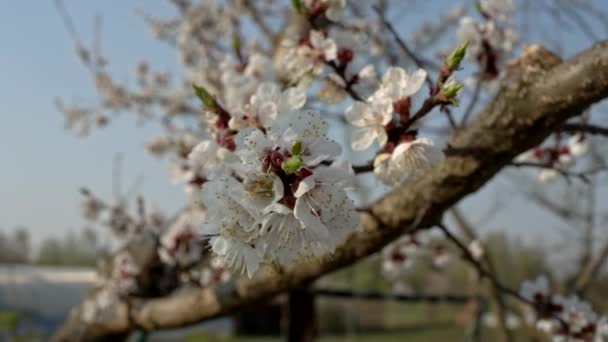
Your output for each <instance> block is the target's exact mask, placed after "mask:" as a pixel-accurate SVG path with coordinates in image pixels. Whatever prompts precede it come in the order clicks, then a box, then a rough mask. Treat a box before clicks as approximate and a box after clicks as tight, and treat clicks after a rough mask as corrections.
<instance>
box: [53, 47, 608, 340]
mask: <svg viewBox="0 0 608 342" xmlns="http://www.w3.org/2000/svg"><path fill="white" fill-rule="evenodd" d="M607 96H608V42H603V43H599V44H596V45H595V46H593V47H591V48H590V49H588V50H586V51H584V52H583V53H581V54H579V55H577V56H575V57H573V58H571V59H569V60H568V61H566V62H564V63H560V61H559V58H557V57H556V56H555V55H553V54H551V53H550V52H548V51H546V50H544V49H543V48H541V47H540V46H530V47H528V48H526V50H525V52H524V55H523V56H522V57H521V58H520V59H519V60H517V61H516V62H514V63H512V65H510V66H509V68H508V70H507V76H506V77H505V79H504V80H503V84H502V87H501V91H500V93H499V94H498V95H497V97H496V98H495V99H494V101H492V102H491V103H490V104H489V105H488V106H487V108H486V109H485V110H484V111H483V112H482V113H480V114H479V115H478V116H477V117H476V118H475V120H473V121H472V122H471V124H470V125H468V126H467V127H466V128H463V129H461V130H458V131H456V132H455V134H454V135H453V136H452V137H451V138H450V140H449V142H448V150H449V152H450V153H449V154H448V156H447V158H446V159H445V160H444V161H443V162H442V163H440V164H439V165H437V166H435V167H434V168H432V169H429V170H428V171H427V172H424V173H421V174H420V175H418V176H417V177H416V178H415V179H412V180H411V181H409V182H407V183H406V184H403V185H401V186H399V187H398V188H396V189H395V190H394V191H392V192H390V193H389V194H387V195H386V196H384V197H383V198H381V199H380V200H378V201H377V202H375V203H374V204H372V205H370V206H369V207H368V208H366V210H365V211H363V212H362V214H361V221H362V224H363V227H364V229H363V231H362V232H359V233H355V234H352V235H351V236H350V237H349V238H348V239H347V241H346V242H345V243H344V244H343V245H342V246H341V247H339V248H337V249H336V251H335V252H334V253H333V255H327V256H325V257H322V258H320V259H319V260H318V261H307V262H303V263H299V264H296V265H292V266H289V267H286V268H284V269H281V270H276V269H270V268H268V269H263V270H260V271H258V274H256V276H254V277H253V278H252V279H244V278H243V279H239V280H236V281H234V282H230V283H228V284H227V285H218V286H215V287H210V288H203V289H200V288H185V289H182V290H180V291H178V292H176V293H174V294H172V295H170V296H167V297H163V298H155V299H137V298H134V299H131V300H130V301H129V303H127V302H121V303H118V304H116V306H115V307H114V308H113V309H114V313H115V314H114V315H112V316H111V318H109V319H108V321H104V322H98V323H96V324H94V325H85V323H84V322H82V320H81V319H80V318H79V315H78V312H79V309H78V308H77V309H75V310H74V313H73V314H72V315H70V317H69V318H68V321H67V322H66V324H65V325H64V327H63V328H62V329H60V331H59V332H58V333H57V335H56V336H55V337H54V340H55V341H82V340H87V341H91V340H102V339H104V338H107V337H108V336H111V335H117V334H121V333H124V332H128V331H130V330H132V329H134V328H136V327H137V328H138V329H140V330H144V331H145V330H157V329H165V328H176V327H181V326H185V325H188V324H193V323H198V322H201V321H204V320H207V319H210V318H214V317H218V316H222V315H226V314H228V313H231V312H234V311H236V310H238V309H241V308H243V307H244V306H247V305H252V304H255V303H258V302H263V301H266V300H268V299H269V298H271V297H273V296H275V295H277V294H279V293H281V292H284V291H286V290H289V289H292V288H296V287H298V286H300V285H302V284H307V283H310V282H311V281H314V280H315V279H317V278H319V277H321V276H322V275H324V274H327V273H330V272H332V271H334V270H337V269H340V268H342V267H345V266H347V265H350V264H353V263H354V262H356V261H358V260H360V259H362V258H364V257H366V256H368V255H371V254H373V253H376V252H378V251H380V250H381V249H382V247H384V246H385V245H386V244H387V243H389V242H390V241H392V240H394V239H395V238H397V237H398V236H400V235H401V234H403V233H404V231H407V230H411V229H414V228H421V227H422V228H424V227H431V226H433V225H435V224H437V223H439V222H440V221H441V218H442V216H443V213H444V211H445V210H447V209H448V208H450V207H451V206H452V205H454V204H455V203H456V202H458V201H459V200H461V199H462V198H464V197H465V196H467V195H469V194H471V193H473V192H475V191H477V190H478V189H479V188H480V187H481V186H482V185H484V184H485V183H486V182H487V181H489V180H490V179H491V178H492V177H493V176H494V175H496V173H498V172H499V171H500V169H501V168H502V167H503V166H504V165H506V164H508V163H509V162H510V161H511V160H512V159H513V158H514V157H515V156H516V155H518V154H519V153H521V152H523V151H525V150H528V149H529V148H531V147H533V146H536V145H538V144H539V143H541V142H542V141H543V140H544V139H545V138H546V137H547V136H548V135H549V134H551V133H552V132H553V131H554V130H555V129H557V128H558V127H559V126H560V125H562V124H563V123H564V122H565V121H566V120H567V119H569V118H570V117H572V116H574V115H577V114H579V113H581V112H582V111H583V110H584V109H585V108H587V107H588V106H589V105H591V104H592V103H594V102H596V101H599V100H600V99H602V98H605V97H607ZM403 227H407V228H405V229H404V228H403ZM74 327H78V328H77V329H76V328H74Z"/></svg>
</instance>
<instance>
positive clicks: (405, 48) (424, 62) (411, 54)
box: [372, 6, 440, 85]
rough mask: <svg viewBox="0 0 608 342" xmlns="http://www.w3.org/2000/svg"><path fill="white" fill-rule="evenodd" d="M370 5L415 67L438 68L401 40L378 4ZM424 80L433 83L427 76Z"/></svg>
mask: <svg viewBox="0 0 608 342" xmlns="http://www.w3.org/2000/svg"><path fill="white" fill-rule="evenodd" d="M372 7H373V9H374V11H376V13H377V14H378V15H379V16H381V18H382V22H383V23H384V26H385V27H386V28H387V29H388V31H389V32H390V33H391V35H392V36H393V38H394V39H395V41H396V42H397V45H399V48H401V50H402V51H403V52H404V53H405V54H406V55H407V56H408V57H409V58H410V59H411V60H412V61H413V62H414V64H416V66H417V67H419V68H422V69H435V70H439V69H440V67H439V66H438V65H436V64H435V63H434V62H431V61H429V60H426V59H423V58H422V57H419V56H417V55H416V54H415V53H414V52H413V51H412V50H411V49H410V48H409V47H408V46H407V44H406V43H405V42H404V41H403V39H401V37H400V36H399V33H398V32H397V31H396V30H395V28H394V27H393V24H391V23H390V22H389V21H388V20H387V19H386V18H384V17H383V16H382V10H381V9H380V8H379V7H378V6H372ZM426 81H427V83H428V84H429V85H433V81H431V80H430V79H429V78H427V79H426Z"/></svg>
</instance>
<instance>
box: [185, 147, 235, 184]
mask: <svg viewBox="0 0 608 342" xmlns="http://www.w3.org/2000/svg"><path fill="white" fill-rule="evenodd" d="M237 161H238V158H237V157H236V156H235V155H234V153H233V152H232V151H230V150H228V149H227V148H225V147H223V146H220V145H219V144H218V143H216V142H215V141H213V140H203V141H201V142H200V143H198V144H197V145H196V146H195V147H194V148H193V149H192V151H191V152H190V153H189V154H188V170H189V172H190V174H188V175H186V176H185V177H186V178H190V179H187V180H188V181H189V180H191V178H192V177H193V175H192V173H197V174H199V175H200V176H201V177H203V178H205V179H212V178H214V177H217V176H218V175H221V174H225V173H226V172H228V171H229V170H230V169H231V168H230V166H231V164H232V163H235V162H237Z"/></svg>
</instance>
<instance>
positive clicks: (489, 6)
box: [479, 0, 513, 21]
mask: <svg viewBox="0 0 608 342" xmlns="http://www.w3.org/2000/svg"><path fill="white" fill-rule="evenodd" d="M479 6H480V7H481V10H482V11H483V12H484V13H486V14H488V15H489V16H490V17H493V18H497V19H500V20H504V21H506V20H508V19H509V18H510V17H511V15H512V12H513V0H480V1H479Z"/></svg>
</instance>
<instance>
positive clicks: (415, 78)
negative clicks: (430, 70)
mask: <svg viewBox="0 0 608 342" xmlns="http://www.w3.org/2000/svg"><path fill="white" fill-rule="evenodd" d="M426 76H427V72H426V70H424V69H418V70H416V71H415V72H414V74H412V75H411V76H410V77H409V79H408V80H407V83H406V84H405V88H403V89H402V90H401V91H402V96H412V95H413V94H415V93H416V92H417V91H418V90H420V88H421V87H422V84H424V81H425V80H426Z"/></svg>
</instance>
